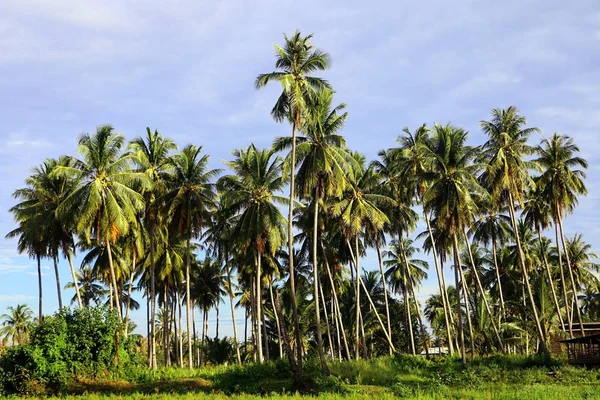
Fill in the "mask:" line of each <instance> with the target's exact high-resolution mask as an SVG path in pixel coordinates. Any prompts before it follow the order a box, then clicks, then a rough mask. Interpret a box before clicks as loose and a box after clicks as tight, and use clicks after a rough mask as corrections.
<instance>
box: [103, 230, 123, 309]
mask: <svg viewBox="0 0 600 400" xmlns="http://www.w3.org/2000/svg"><path fill="white" fill-rule="evenodd" d="M104 242H105V244H106V251H107V252H108V266H109V269H110V280H111V282H112V287H113V289H114V291H115V292H114V301H115V305H116V308H117V312H118V314H119V320H122V319H123V316H122V315H121V306H120V304H121V302H120V301H119V289H118V286H117V277H116V275H115V266H114V264H113V258H112V250H111V248H110V240H108V239H105V241H104Z"/></svg>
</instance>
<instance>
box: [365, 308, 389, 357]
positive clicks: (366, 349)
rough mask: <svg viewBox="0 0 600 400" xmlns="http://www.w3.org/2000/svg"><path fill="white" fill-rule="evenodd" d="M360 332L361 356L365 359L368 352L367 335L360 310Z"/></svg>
mask: <svg viewBox="0 0 600 400" xmlns="http://www.w3.org/2000/svg"><path fill="white" fill-rule="evenodd" d="M374 312H377V311H374ZM384 329H385V328H384ZM360 333H361V338H362V339H361V341H362V350H363V357H364V358H365V360H367V359H369V354H368V347H367V336H366V335H365V323H364V320H363V316H362V310H361V312H360Z"/></svg>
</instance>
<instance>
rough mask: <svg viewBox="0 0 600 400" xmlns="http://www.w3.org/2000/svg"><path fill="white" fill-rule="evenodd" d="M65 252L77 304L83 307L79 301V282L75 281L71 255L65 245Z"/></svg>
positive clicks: (75, 275)
mask: <svg viewBox="0 0 600 400" xmlns="http://www.w3.org/2000/svg"><path fill="white" fill-rule="evenodd" d="M65 253H67V260H68V261H69V268H71V276H72V277H73V285H75V294H76V295H77V305H78V306H79V308H83V302H82V301H81V291H80V290H79V282H77V274H76V273H75V267H74V266H73V256H72V255H71V252H70V251H69V250H68V249H67V248H66V246H65Z"/></svg>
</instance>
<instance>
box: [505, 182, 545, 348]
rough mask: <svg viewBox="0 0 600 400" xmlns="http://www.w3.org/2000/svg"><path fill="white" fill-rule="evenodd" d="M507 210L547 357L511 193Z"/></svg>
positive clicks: (538, 330) (541, 341) (536, 324)
mask: <svg viewBox="0 0 600 400" xmlns="http://www.w3.org/2000/svg"><path fill="white" fill-rule="evenodd" d="M508 201H509V204H508V206H509V207H508V208H509V210H510V218H511V221H512V225H513V232H514V234H515V239H516V242H517V243H516V244H517V250H518V252H519V261H520V263H521V270H522V272H523V277H524V278H525V286H527V294H528V296H529V302H530V303H531V309H532V310H533V317H534V319H535V326H536V328H537V332H538V337H539V339H540V345H541V347H542V351H543V352H544V354H546V355H549V354H550V353H549V351H548V345H547V344H546V338H545V337H544V330H543V329H542V324H541V323H540V318H539V315H538V311H537V307H536V305H535V300H534V298H533V291H532V290H531V284H530V282H529V273H528V272H527V267H526V266H525V257H524V256H523V248H522V247H521V238H520V236H519V231H518V229H517V217H516V215H515V204H514V200H513V197H512V193H511V192H510V191H508Z"/></svg>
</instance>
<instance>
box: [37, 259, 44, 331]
mask: <svg viewBox="0 0 600 400" xmlns="http://www.w3.org/2000/svg"><path fill="white" fill-rule="evenodd" d="M36 258H37V270H38V323H39V324H41V323H42V321H43V320H44V314H43V312H42V297H43V296H42V260H41V257H40V255H39V254H36Z"/></svg>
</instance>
